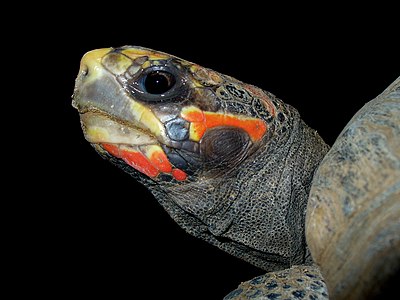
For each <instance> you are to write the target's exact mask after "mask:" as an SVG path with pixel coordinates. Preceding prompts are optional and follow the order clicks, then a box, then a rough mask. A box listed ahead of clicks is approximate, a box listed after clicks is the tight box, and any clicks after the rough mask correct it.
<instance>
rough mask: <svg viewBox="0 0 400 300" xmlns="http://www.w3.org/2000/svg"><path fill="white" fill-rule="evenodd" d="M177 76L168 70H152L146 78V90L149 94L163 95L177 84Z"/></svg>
mask: <svg viewBox="0 0 400 300" xmlns="http://www.w3.org/2000/svg"><path fill="white" fill-rule="evenodd" d="M175 82H176V80H175V76H174V75H172V74H171V73H169V72H166V71H161V70H157V71H152V72H150V73H148V74H147V75H146V78H145V79H144V88H145V91H146V92H147V93H149V94H156V95H161V94H164V93H166V92H168V91H169V90H170V89H171V88H172V87H173V86H174V85H175Z"/></svg>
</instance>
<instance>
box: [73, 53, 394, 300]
mask: <svg viewBox="0 0 400 300" xmlns="http://www.w3.org/2000/svg"><path fill="white" fill-rule="evenodd" d="M72 105H73V107H74V108H76V109H77V110H78V111H79V114H80V120H81V126H82V129H83V133H84V136H85V138H86V140H87V141H88V142H89V143H90V144H91V145H92V146H93V147H94V149H95V150H96V151H97V152H98V153H99V154H100V155H101V156H102V157H103V158H105V159H107V160H109V161H110V162H111V163H113V164H115V165H117V166H118V167H120V168H122V170H124V171H125V172H127V173H128V174H130V175H132V176H133V178H134V179H135V180H137V181H138V182H140V183H141V184H143V185H145V186H146V187H147V188H148V189H149V190H150V191H151V193H152V194H153V195H154V197H155V198H156V199H157V201H158V202H159V203H160V204H161V205H162V206H163V207H164V209H165V210H166V211H167V213H168V214H169V215H170V216H171V217H172V218H173V219H174V220H175V222H176V223H178V224H179V225H180V226H181V227H182V228H183V229H184V230H185V231H186V232H188V233H189V234H192V235H194V236H196V237H198V238H200V239H202V240H205V241H207V242H209V243H211V244H212V245H215V246H217V247H218V248H220V249H222V250H224V251H226V252H228V253H230V254H231V255H234V256H236V257H239V258H241V259H243V260H245V261H247V262H249V263H251V264H253V265H255V266H257V267H260V268H262V269H264V270H266V271H267V272H268V273H266V274H265V275H263V276H258V277H256V278H254V279H252V280H249V281H247V282H243V283H241V284H240V285H239V287H238V288H237V289H236V290H234V291H232V292H230V293H229V294H228V295H227V296H226V297H225V299H303V298H304V299H328V297H329V298H331V299H365V298H373V297H377V296H378V295H379V294H380V293H381V292H382V291H384V289H385V288H386V287H387V285H388V282H389V283H390V282H391V281H393V278H395V276H397V275H396V274H398V272H399V269H400V263H399V262H400V202H399V199H400V139H399V137H400V77H399V78H397V79H396V80H395V81H394V82H393V83H392V84H391V85H390V86H389V87H388V88H387V89H386V90H385V91H384V92H383V93H382V94H380V95H379V96H378V97H376V98H375V99H373V100H371V101H369V102H368V103H366V104H365V105H364V107H362V108H361V109H360V110H359V111H358V112H357V114H356V115H355V116H354V117H353V118H352V119H351V120H350V121H349V123H348V124H347V126H346V127H345V128H344V129H343V131H342V132H341V133H340V135H339V137H338V138H337V140H336V142H335V143H334V145H333V146H332V147H331V148H330V147H329V146H328V145H327V144H326V143H325V142H324V141H323V139H322V138H321V137H320V136H319V134H318V133H317V132H316V131H315V130H313V129H311V128H310V127H308V126H307V125H306V124H305V123H304V121H303V120H302V119H301V118H300V115H299V113H298V111H297V110H296V109H295V108H294V107H292V106H290V105H288V104H285V103H284V102H283V101H281V100H280V99H279V98H277V97H276V96H275V95H273V94H272V93H269V92H267V91H264V90H262V89H260V88H258V87H256V86H254V85H251V84H246V83H244V82H241V81H239V80H237V79H235V78H232V77H230V76H227V75H223V74H220V73H218V72H216V71H213V70H211V69H208V68H205V67H202V66H200V65H197V64H195V63H191V62H188V61H186V60H183V59H181V58H178V57H176V56H173V55H170V54H167V53H163V52H160V51H155V50H152V49H148V48H144V47H138V46H123V47H119V48H104V49H97V50H93V51H90V52H88V53H86V54H85V55H84V56H83V58H82V60H81V64H80V70H79V73H78V76H77V79H76V82H75V89H74V94H73V101H72Z"/></svg>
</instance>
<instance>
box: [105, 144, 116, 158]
mask: <svg viewBox="0 0 400 300" xmlns="http://www.w3.org/2000/svg"><path fill="white" fill-rule="evenodd" d="M101 145H102V146H103V148H104V150H106V151H107V152H108V153H110V154H111V155H113V156H115V157H118V158H119V157H120V154H119V148H118V147H117V146H115V145H112V144H101Z"/></svg>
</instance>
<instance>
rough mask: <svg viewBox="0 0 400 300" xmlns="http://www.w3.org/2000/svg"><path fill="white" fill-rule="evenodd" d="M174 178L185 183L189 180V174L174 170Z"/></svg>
mask: <svg viewBox="0 0 400 300" xmlns="http://www.w3.org/2000/svg"><path fill="white" fill-rule="evenodd" d="M172 176H174V178H175V179H176V180H178V181H183V180H185V179H186V178H187V174H186V173H185V172H183V171H182V170H180V169H173V170H172Z"/></svg>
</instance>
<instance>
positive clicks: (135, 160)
mask: <svg viewBox="0 0 400 300" xmlns="http://www.w3.org/2000/svg"><path fill="white" fill-rule="evenodd" d="M121 158H122V159H123V160H124V161H125V162H126V163H127V164H128V165H130V166H131V167H133V168H135V169H136V170H138V171H139V172H142V173H143V174H146V175H147V176H149V177H156V176H157V175H158V174H159V173H160V171H159V170H157V168H156V167H155V166H153V165H152V164H151V162H150V161H149V160H148V159H147V157H146V156H144V155H143V153H141V152H136V151H127V150H121Z"/></svg>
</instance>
